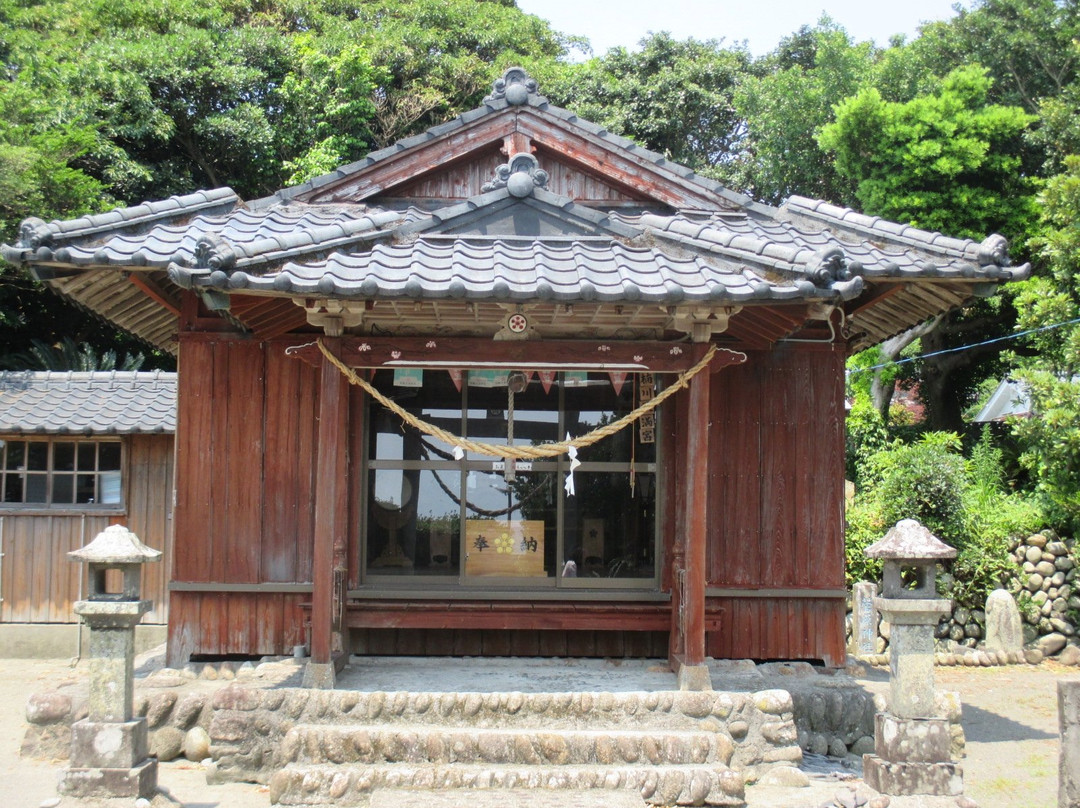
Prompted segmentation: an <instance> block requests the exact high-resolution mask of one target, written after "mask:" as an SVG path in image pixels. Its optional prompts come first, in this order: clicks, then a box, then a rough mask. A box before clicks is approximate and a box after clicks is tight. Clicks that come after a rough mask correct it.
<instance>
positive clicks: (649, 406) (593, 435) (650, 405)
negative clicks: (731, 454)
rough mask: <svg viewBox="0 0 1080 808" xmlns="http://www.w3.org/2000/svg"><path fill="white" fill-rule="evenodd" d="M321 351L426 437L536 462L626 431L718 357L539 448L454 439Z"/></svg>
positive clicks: (321, 346) (711, 351)
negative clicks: (607, 419)
mask: <svg viewBox="0 0 1080 808" xmlns="http://www.w3.org/2000/svg"><path fill="white" fill-rule="evenodd" d="M318 345H319V350H320V351H322V355H323V356H325V357H326V358H327V359H328V360H330V362H331V363H332V364H333V365H334V367H336V368H337V369H338V370H340V371H341V373H342V374H343V375H344V376H345V378H346V379H348V380H349V383H350V384H354V385H356V386H357V387H359V388H361V389H362V390H363V391H364V392H366V393H367V394H368V395H369V396H371V397H372V398H374V399H375V400H376V401H378V402H379V403H380V404H382V405H383V406H384V407H386V408H387V409H388V410H390V412H392V413H394V414H395V415H397V416H398V417H399V418H401V420H403V421H404V422H405V423H407V424H409V425H410V426H412V427H415V428H416V429H418V430H420V431H421V432H423V433H424V434H426V435H431V436H432V437H433V438H438V439H439V440H441V441H444V442H445V443H449V444H450V445H451V446H457V447H459V448H461V449H463V450H464V451H467V452H474V453H476V454H482V455H487V456H488V457H501V458H503V459H514V460H532V459H536V458H541V457H556V456H558V455H561V454H566V451H567V449H569V448H570V447H571V446H573V447H575V448H578V449H581V448H583V447H585V446H592V445H593V444H594V443H596V442H597V441H599V440H602V439H604V438H606V437H608V436H609V435H614V434H615V433H616V432H618V431H619V430H620V429H624V428H625V427H627V426H629V425H630V424H632V423H634V422H635V421H637V420H638V419H639V418H640V417H641V416H642V415H645V414H646V413H648V412H651V411H652V410H654V409H656V408H657V407H659V406H660V405H661V404H663V403H664V402H665V401H667V399H669V398H670V397H671V396H673V395H675V393H676V392H678V391H679V390H681V389H682V388H684V387H686V385H687V384H688V383H689V381H690V380H691V379H692V378H694V377H695V376H696V375H697V374H699V373H700V372H701V371H703V370H704V369H705V368H706V367H707V366H708V364H709V362H710V360H711V359H712V358H713V356H715V355H716V346H715V345H710V346H709V350H708V351H707V352H706V353H705V356H703V357H702V358H701V360H700V361H699V362H698V363H697V364H696V365H694V366H693V367H692V368H690V369H689V370H688V371H686V372H685V373H682V374H680V375H679V377H678V378H677V379H676V380H675V381H674V383H672V385H671V386H670V387H668V388H666V389H665V390H664V391H663V392H661V393H659V394H658V395H657V396H655V397H654V398H652V399H650V400H649V401H646V402H645V403H643V404H641V405H640V406H638V407H637V408H636V409H634V410H632V411H631V412H628V413H627V414H626V415H624V416H623V417H622V418H619V419H617V420H615V421H612V422H611V423H610V424H605V425H604V426H602V427H598V428H597V429H594V430H593V431H592V432H587V433H586V434H584V435H579V436H578V437H576V438H571V439H570V440H564V441H559V442H558V443H541V444H537V445H535V446H505V445H504V446H499V445H496V444H491V443H478V442H476V441H472V440H469V439H468V438H462V437H460V436H458V435H454V434H453V433H451V432H447V431H446V430H445V429H443V428H441V427H438V426H435V425H434V424H430V423H428V422H427V421H423V420H421V419H419V418H417V417H416V416H415V415H413V414H412V413H411V412H409V411H408V410H406V409H404V408H403V407H402V406H400V405H399V404H397V403H395V402H394V401H393V400H392V399H389V398H387V397H386V396H385V395H383V394H382V393H380V392H379V391H378V390H376V389H375V387H374V386H372V385H371V384H369V383H368V382H366V381H364V380H363V379H361V378H360V377H359V376H357V375H356V372H355V371H353V369H352V368H350V367H348V366H347V365H346V364H345V363H344V362H342V361H341V360H340V359H338V358H337V357H336V356H335V355H334V354H333V352H331V351H330V349H329V348H327V347H326V346H325V345H324V344H323V341H322V340H321V339H320V340H319V341H318Z"/></svg>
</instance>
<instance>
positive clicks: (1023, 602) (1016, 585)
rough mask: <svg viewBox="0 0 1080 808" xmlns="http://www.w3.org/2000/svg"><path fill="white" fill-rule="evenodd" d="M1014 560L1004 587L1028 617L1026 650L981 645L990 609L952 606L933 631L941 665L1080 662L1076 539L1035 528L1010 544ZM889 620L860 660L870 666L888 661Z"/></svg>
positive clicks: (1079, 567) (849, 622)
mask: <svg viewBox="0 0 1080 808" xmlns="http://www.w3.org/2000/svg"><path fill="white" fill-rule="evenodd" d="M1011 552H1012V557H1013V560H1014V561H1015V563H1016V566H1015V569H1014V571H1013V574H1012V575H1011V577H1010V578H1009V580H1007V581H1005V582H1004V583H1005V588H1006V589H1007V590H1008V591H1009V592H1010V593H1011V594H1012V595H1013V597H1014V598H1016V601H1017V605H1018V607H1019V609H1020V615H1021V617H1022V619H1023V621H1024V626H1023V630H1024V651H1023V652H1022V653H1015V652H1014V653H1011V654H1010V653H1003V652H1001V651H992V650H987V649H985V648H984V647H983V640H984V639H985V636H986V612H985V611H984V610H982V609H968V608H966V607H963V606H956V605H954V606H953V609H952V613H951V614H950V615H948V616H947V617H944V618H942V620H941V622H939V623H938V625H937V627H936V628H935V631H934V637H935V639H936V640H937V643H936V644H937V648H938V653H937V654H936V656H935V659H934V662H935V664H937V665H964V666H968V667H979V666H983V667H989V666H995V665H1018V664H1024V663H1028V664H1038V663H1039V662H1041V661H1042V660H1043V659H1045V658H1048V657H1054V658H1056V659H1057V661H1059V662H1061V663H1062V664H1065V665H1077V664H1080V632H1078V625H1077V623H1078V621H1080V590H1078V589H1077V587H1076V578H1077V575H1078V574H1080V573H1078V570H1080V564H1078V559H1077V556H1076V540H1075V539H1072V538H1067V539H1064V540H1062V539H1059V537H1058V536H1057V534H1056V533H1054V531H1052V530H1044V531H1042V532H1041V533H1035V534H1033V535H1031V536H1028V537H1027V538H1025V539H1023V540H1022V541H1017V542H1015V543H1014V545H1013V547H1012V550H1011ZM849 609H850V606H849ZM851 632H852V616H851V613H850V611H849V612H848V616H847V639H848V646H849V648H850V647H851ZM889 633H890V629H889V624H888V623H886V622H884V621H882V622H881V623H880V625H879V627H878V637H877V640H876V644H875V648H876V653H875V654H869V655H861V656H860V657H859V659H861V660H863V661H865V662H867V663H869V664H871V665H887V664H889V663H888V652H887V649H888V644H889Z"/></svg>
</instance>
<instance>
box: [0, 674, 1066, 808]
mask: <svg viewBox="0 0 1080 808" xmlns="http://www.w3.org/2000/svg"><path fill="white" fill-rule="evenodd" d="M83 673H84V668H81V669H76V670H74V671H73V670H72V668H71V667H70V666H69V665H68V664H67V663H66V662H64V661H55V660H54V661H36V660H0V806H3V808H39V806H40V805H41V804H42V802H43V801H44V800H46V799H48V798H50V797H54V796H55V795H56V782H57V778H58V777H59V775H60V773H61V772H62V771H63V767H64V763H63V762H62V761H33V760H24V759H22V758H20V757H19V746H20V744H21V743H22V738H23V734H24V732H25V728H26V727H25V723H24V719H25V714H24V710H25V705H26V699H27V698H28V697H29V696H30V695H31V694H32V693H36V692H41V691H44V690H48V689H51V688H52V687H55V686H57V685H59V684H60V683H61V682H63V681H65V680H70V679H72V678H75V677H80V676H81V674H83ZM936 676H937V684H938V687H939V688H942V689H947V690H958V691H959V692H960V695H961V700H962V702H963V705H964V706H963V722H964V731H965V733H966V735H967V741H968V747H967V749H968V755H967V758H966V759H965V760H964V761H963V766H964V780H965V786H966V794H967V795H968V796H969V797H971V798H972V799H974V800H975V801H976V802H977V803H978V805H979V806H980V808H1017V806H1023V808H1056V806H1057V759H1058V727H1057V681H1058V679H1061V678H1070V679H1080V671H1077V669H1076V668H1064V667H1061V666H1058V665H1055V664H1053V663H1044V664H1043V665H1041V666H1039V667H1037V668H1032V667H1028V666H1016V667H1010V668H938V669H937V670H936ZM864 681H865V684H866V686H867V687H868V688H870V689H874V690H880V689H881V688H883V687H885V686H886V684H885V682H884V681H883V676H882V675H881V672H880V671H877V672H874V673H873V674H872V675H871V676H869V677H868V678H867V679H866V680H864ZM158 782H159V783H160V785H162V786H164V787H165V788H167V789H168V790H169V791H170V792H171V793H172V794H173V795H174V797H176V798H177V799H179V800H180V801H181V802H183V803H184V805H185V806H187V807H188V808H216V807H217V806H221V808H225V807H226V806H227V807H228V808H268V806H269V796H268V793H267V791H266V789H265V788H261V787H258V786H252V785H240V784H236V785H229V786H207V785H206V780H205V775H204V772H203V770H202V768H201V767H200V766H198V765H195V764H191V763H187V762H183V761H181V762H174V763H169V764H163V765H162V767H161V770H160V773H159V777H158ZM843 788H844V784H843V783H839V782H831V781H828V780H821V779H816V780H815V782H814V784H813V786H812V787H811V788H810V789H793V788H769V789H765V788H760V787H754V788H751V789H749V790H748V794H747V797H748V803H749V806H750V808H804V807H805V806H817V805H820V804H821V803H822V802H823V801H824V800H826V799H828V798H830V797H832V796H833V795H834V794H836V793H838V792H840V791H841V790H842V789H843ZM892 805H893V808H945V806H954V805H955V801H954V800H941V799H918V798H905V799H903V800H898V799H897V800H893V802H892Z"/></svg>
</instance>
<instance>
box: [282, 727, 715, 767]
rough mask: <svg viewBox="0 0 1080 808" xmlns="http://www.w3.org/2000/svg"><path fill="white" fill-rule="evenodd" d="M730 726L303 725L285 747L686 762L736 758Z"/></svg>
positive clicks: (319, 758) (300, 759)
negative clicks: (700, 728) (707, 728)
mask: <svg viewBox="0 0 1080 808" xmlns="http://www.w3.org/2000/svg"><path fill="white" fill-rule="evenodd" d="M734 750H735V744H734V742H733V741H732V740H731V737H730V736H729V735H727V733H726V732H724V731H722V730H721V731H662V730H660V731H657V730H653V731H649V730H644V731H643V730H605V729H599V730H586V729H581V730H535V729H533V730H520V729H485V728H474V727H430V726H413V727H401V726H393V727H386V726H333V725H326V724H315V725H311V724H308V725H298V726H294V727H293V728H292V729H290V730H289V731H288V732H287V733H286V735H285V737H284V739H283V740H282V742H281V745H280V747H279V748H278V758H277V760H278V762H279V763H280V764H288V763H314V764H319V763H339V764H340V763H346V764H347V763H372V764H375V763H431V764H444V763H485V764H510V765H547V766H568V765H570V766H573V765H593V764H599V765H605V766H612V765H614V766H619V765H629V764H638V765H641V764H648V765H665V764H668V765H686V764H720V765H723V766H727V765H728V764H729V763H730V762H731V758H732V754H733V753H734Z"/></svg>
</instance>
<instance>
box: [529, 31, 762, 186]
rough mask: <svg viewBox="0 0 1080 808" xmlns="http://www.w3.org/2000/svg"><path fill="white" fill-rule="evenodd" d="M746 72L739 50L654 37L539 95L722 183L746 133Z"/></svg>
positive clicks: (745, 56) (570, 74)
mask: <svg viewBox="0 0 1080 808" xmlns="http://www.w3.org/2000/svg"><path fill="white" fill-rule="evenodd" d="M749 69H750V54H749V53H748V52H747V50H746V49H745V47H743V46H735V47H731V48H725V47H724V46H723V44H722V43H721V42H719V41H716V40H709V41H706V42H699V41H697V40H694V39H687V40H684V41H679V40H675V39H673V38H672V36H671V34H668V33H663V32H662V33H658V34H652V35H651V36H649V37H646V38H645V39H643V40H641V42H640V49H639V50H637V51H630V50H627V49H626V48H613V49H611V50H610V51H608V52H607V53H606V54H605V55H604V56H602V57H599V58H595V59H591V60H589V61H588V62H585V63H583V64H580V65H573V66H571V67H569V68H568V69H567V70H565V71H564V72H563V74H562V75H559V76H556V77H554V78H555V80H554V81H553V82H552V85H551V86H550V87H549V86H547V85H545V87H544V92H545V94H546V95H547V96H548V97H549V98H551V99H552V100H553V101H554V102H555V103H557V104H558V105H559V106H562V107H566V108H568V109H572V110H573V111H574V112H575V113H576V114H578V115H580V116H581V117H582V118H585V119H586V120H591V121H595V122H597V123H602V124H603V125H604V126H606V127H607V128H608V129H610V130H611V131H612V132H614V133H616V134H619V135H623V136H624V137H628V138H630V139H631V140H634V141H636V142H638V143H640V144H642V145H644V146H646V147H647V148H649V149H652V150H654V151H657V152H660V153H661V154H664V155H665V156H666V157H668V158H670V159H671V160H674V161H676V162H678V163H681V164H683V165H686V166H689V167H690V168H693V169H694V170H696V171H699V172H701V173H704V174H708V175H711V176H715V177H718V178H722V177H723V176H724V173H725V166H727V165H729V164H730V163H731V162H732V160H733V159H734V156H735V153H736V149H737V147H738V144H739V142H740V140H741V139H742V137H743V135H744V126H743V122H742V118H741V117H740V116H739V114H738V112H737V111H736V110H735V105H734V94H735V89H736V87H737V86H738V82H739V81H740V80H741V79H742V78H744V77H745V75H746V74H747V72H748V71H749Z"/></svg>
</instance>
